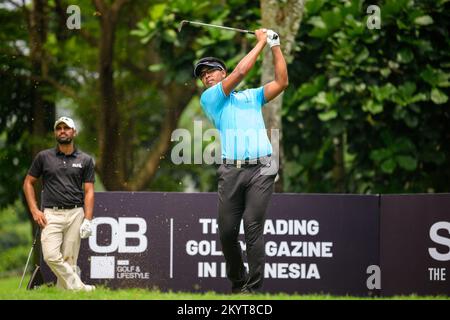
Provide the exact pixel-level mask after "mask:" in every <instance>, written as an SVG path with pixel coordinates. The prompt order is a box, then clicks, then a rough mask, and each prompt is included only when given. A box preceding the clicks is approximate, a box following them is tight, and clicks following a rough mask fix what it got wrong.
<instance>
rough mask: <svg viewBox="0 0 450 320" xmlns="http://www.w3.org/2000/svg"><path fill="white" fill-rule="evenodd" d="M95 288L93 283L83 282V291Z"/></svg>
mask: <svg viewBox="0 0 450 320" xmlns="http://www.w3.org/2000/svg"><path fill="white" fill-rule="evenodd" d="M94 290H95V286H94V285H90V284H85V285H84V288H83V291H94Z"/></svg>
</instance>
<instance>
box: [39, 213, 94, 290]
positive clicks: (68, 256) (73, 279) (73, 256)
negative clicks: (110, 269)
mask: <svg viewBox="0 0 450 320" xmlns="http://www.w3.org/2000/svg"><path fill="white" fill-rule="evenodd" d="M44 215H45V218H46V219H47V225H46V226H45V228H44V229H42V233H41V244H42V253H43V256H44V261H45V262H46V263H47V265H48V266H49V267H50V269H51V270H52V271H53V273H54V274H55V275H56V277H57V279H58V280H57V283H56V285H57V287H59V288H63V289H68V290H82V289H83V288H84V286H85V285H84V283H83V282H82V281H81V279H80V277H79V275H78V273H77V269H78V267H77V259H78V253H79V251H80V242H81V238H80V226H81V223H82V222H83V218H84V210H83V208H74V209H58V210H53V209H51V208H50V209H49V208H46V209H45V210H44Z"/></svg>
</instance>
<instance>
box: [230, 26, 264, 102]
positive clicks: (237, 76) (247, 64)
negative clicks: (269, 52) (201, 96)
mask: <svg viewBox="0 0 450 320" xmlns="http://www.w3.org/2000/svg"><path fill="white" fill-rule="evenodd" d="M255 36H256V39H257V43H256V45H255V47H254V48H253V49H252V50H251V51H250V52H249V53H248V54H247V55H246V56H245V57H244V58H242V60H241V61H240V62H239V63H238V65H237V66H236V68H234V70H233V72H231V73H230V74H229V75H228V76H227V77H226V78H225V79H223V81H222V88H223V92H224V93H225V95H227V96H228V95H230V93H231V91H233V89H234V88H235V87H236V86H237V85H238V84H239V82H241V81H242V79H244V77H245V76H246V75H247V73H248V72H249V71H250V70H251V68H252V67H253V66H254V65H255V62H256V59H258V56H259V54H260V53H261V51H262V50H263V49H264V46H265V45H266V42H267V40H266V39H267V35H266V33H265V32H264V31H263V30H262V29H258V30H256V31H255Z"/></svg>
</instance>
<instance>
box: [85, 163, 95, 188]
mask: <svg viewBox="0 0 450 320" xmlns="http://www.w3.org/2000/svg"><path fill="white" fill-rule="evenodd" d="M83 182H92V183H94V182H95V164H94V159H92V158H89V161H88V163H87V165H86V166H85V167H84V172H83Z"/></svg>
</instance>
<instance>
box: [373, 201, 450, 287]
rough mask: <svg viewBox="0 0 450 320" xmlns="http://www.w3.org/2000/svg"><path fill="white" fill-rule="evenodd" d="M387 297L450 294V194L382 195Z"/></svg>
mask: <svg viewBox="0 0 450 320" xmlns="http://www.w3.org/2000/svg"><path fill="white" fill-rule="evenodd" d="M380 232H381V233H380V246H381V257H380V262H381V272H382V274H381V284H382V293H383V295H396V294H419V295H425V294H427V295H437V294H444V295H448V294H450V194H423V195H382V196H381V229H380Z"/></svg>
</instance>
